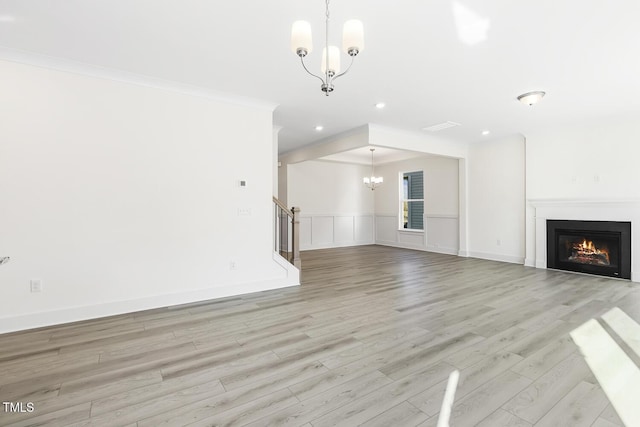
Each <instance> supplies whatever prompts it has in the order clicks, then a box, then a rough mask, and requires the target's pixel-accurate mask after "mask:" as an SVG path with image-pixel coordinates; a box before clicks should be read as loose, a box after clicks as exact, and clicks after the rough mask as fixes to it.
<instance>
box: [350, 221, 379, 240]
mask: <svg viewBox="0 0 640 427" xmlns="http://www.w3.org/2000/svg"><path fill="white" fill-rule="evenodd" d="M353 224H354V229H355V230H354V231H355V233H354V236H355V239H356V243H360V244H371V243H373V242H374V240H375V239H374V238H373V215H366V216H355V217H353Z"/></svg>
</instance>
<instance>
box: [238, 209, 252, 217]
mask: <svg viewBox="0 0 640 427" xmlns="http://www.w3.org/2000/svg"><path fill="white" fill-rule="evenodd" d="M238 216H251V208H238Z"/></svg>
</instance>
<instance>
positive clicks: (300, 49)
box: [291, 0, 364, 96]
mask: <svg viewBox="0 0 640 427" xmlns="http://www.w3.org/2000/svg"><path fill="white" fill-rule="evenodd" d="M363 48H364V31H363V27H362V22H361V21H358V20H356V19H352V20H349V21H347V22H345V23H344V29H343V32H342V50H343V51H344V53H346V54H347V55H349V56H350V57H351V64H349V67H348V68H347V69H346V70H345V71H343V72H342V73H340V49H338V47H337V46H329V0H326V16H325V39H324V49H323V50H322V63H321V66H320V69H321V70H322V74H323V76H318V75H316V74H313V73H312V72H311V71H309V69H308V68H307V66H306V65H305V63H304V58H305V56H307V54H309V53H311V50H312V49H313V43H312V41H311V25H310V24H309V22H307V21H296V22H294V23H293V26H292V27H291V50H293V51H294V52H295V54H296V55H298V56H299V57H300V62H301V63H302V67H303V68H304V70H305V71H306V72H307V73H309V74H311V75H312V76H313V77H316V78H318V79H319V80H320V81H321V82H322V85H321V86H320V89H321V90H322V91H323V92H324V93H325V95H327V96H329V93H331V92H333V81H334V80H336V79H337V78H338V77H340V76H344V75H345V74H347V72H348V71H349V69H351V66H352V65H353V61H354V59H355V57H356V56H357V55H358V53H360V52H362V49H363Z"/></svg>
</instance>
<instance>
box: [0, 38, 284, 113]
mask: <svg viewBox="0 0 640 427" xmlns="http://www.w3.org/2000/svg"><path fill="white" fill-rule="evenodd" d="M0 60H3V61H9V62H16V63H19V64H26V65H31V66H35V67H41V68H48V69H52V70H56V71H63V72H66V73H72V74H78V75H82V76H88V77H94V78H99V79H105V80H112V81H117V82H121V83H129V84H133V85H137V86H144V87H149V88H153V89H160V90H166V91H171V92H175V93H180V94H183V95H189V96H196V97H199V98H205V99H209V100H212V101H218V102H224V103H228V104H235V105H241V106H245V107H251V108H259V109H266V110H269V111H272V112H273V110H275V108H276V107H277V106H278V104H277V103H274V102H270V101H265V100H261V99H257V98H250V97H244V96H238V95H233V94H229V93H223V92H218V91H214V90H211V89H207V88H204V87H200V86H195V85H190V84H187V83H180V82H176V81H172V80H164V79H161V78H157V77H151V76H146V75H142V74H136V73H131V72H128V71H123V70H118V69H115V68H108V67H101V66H97V65H91V64H87V63H85V62H80V61H74V60H71V59H65V58H60V57H55V56H48V55H42V54H39V53H35V52H30V51H25V50H20V49H13V48H8V47H4V46H0Z"/></svg>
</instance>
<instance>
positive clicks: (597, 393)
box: [535, 382, 609, 427]
mask: <svg viewBox="0 0 640 427" xmlns="http://www.w3.org/2000/svg"><path fill="white" fill-rule="evenodd" d="M608 403H609V402H608V400H607V397H606V396H605V394H604V392H603V391H602V389H601V388H600V387H599V386H597V385H594V384H591V383H588V382H581V383H579V384H578V385H577V386H576V387H575V388H574V389H573V390H571V391H570V392H569V393H567V395H566V396H565V397H563V398H562V399H561V400H560V401H559V402H558V403H557V404H556V405H555V406H554V407H553V408H552V409H551V410H550V411H549V412H547V414H546V415H545V416H544V417H542V419H541V420H540V421H538V422H537V423H536V424H535V425H536V427H589V426H591V425H592V424H593V423H594V422H595V421H596V419H597V418H598V415H599V414H600V413H601V412H602V411H603V410H604V408H605V407H606V406H607V404H608Z"/></svg>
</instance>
